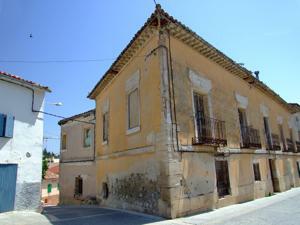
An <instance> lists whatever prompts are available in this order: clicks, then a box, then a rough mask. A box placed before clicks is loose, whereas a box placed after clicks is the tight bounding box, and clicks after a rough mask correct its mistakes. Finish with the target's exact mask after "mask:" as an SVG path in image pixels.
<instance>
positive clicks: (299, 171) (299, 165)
mask: <svg viewBox="0 0 300 225" xmlns="http://www.w3.org/2000/svg"><path fill="white" fill-rule="evenodd" d="M297 169H298V176H299V177H300V162H297Z"/></svg>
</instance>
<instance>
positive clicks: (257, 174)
mask: <svg viewBox="0 0 300 225" xmlns="http://www.w3.org/2000/svg"><path fill="white" fill-rule="evenodd" d="M253 171H254V180H255V181H261V177H260V169H259V163H253Z"/></svg>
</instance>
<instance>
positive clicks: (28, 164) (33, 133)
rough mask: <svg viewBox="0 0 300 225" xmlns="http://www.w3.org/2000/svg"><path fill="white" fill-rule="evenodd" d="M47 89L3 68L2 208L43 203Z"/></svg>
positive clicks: (0, 96)
mask: <svg viewBox="0 0 300 225" xmlns="http://www.w3.org/2000/svg"><path fill="white" fill-rule="evenodd" d="M45 92H51V91H50V89H49V88H48V87H44V86H41V85H39V84H36V83H34V82H32V81H27V80H24V79H22V78H20V77H18V76H14V75H11V74H8V73H4V72H0V212H6V211H12V210H37V209H38V208H39V206H40V196H41V195H40V194H41V176H42V150H43V128H44V117H43V113H42V111H43V108H44V98H45Z"/></svg>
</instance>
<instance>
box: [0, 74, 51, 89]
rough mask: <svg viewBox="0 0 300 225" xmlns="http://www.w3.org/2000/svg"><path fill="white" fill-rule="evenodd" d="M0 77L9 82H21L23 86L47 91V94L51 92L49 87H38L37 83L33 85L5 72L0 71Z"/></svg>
mask: <svg viewBox="0 0 300 225" xmlns="http://www.w3.org/2000/svg"><path fill="white" fill-rule="evenodd" d="M1 76H2V77H6V78H8V79H10V80H15V81H18V82H21V83H24V84H27V85H30V86H34V87H37V88H40V89H43V90H45V91H48V92H51V90H50V89H49V87H47V86H42V85H40V84H38V83H35V82H33V81H30V80H25V79H23V78H22V77H19V76H17V75H13V74H10V73H7V72H3V71H0V77H1Z"/></svg>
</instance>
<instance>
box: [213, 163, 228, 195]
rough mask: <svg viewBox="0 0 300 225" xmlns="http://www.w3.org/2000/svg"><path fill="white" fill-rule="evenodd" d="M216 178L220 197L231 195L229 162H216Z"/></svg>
mask: <svg viewBox="0 0 300 225" xmlns="http://www.w3.org/2000/svg"><path fill="white" fill-rule="evenodd" d="M216 177H217V189H218V194H219V197H224V196H225V195H230V180H229V171H228V162H227V161H226V160H216Z"/></svg>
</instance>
